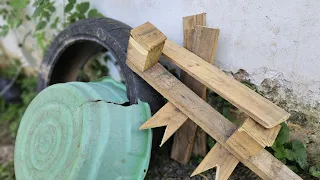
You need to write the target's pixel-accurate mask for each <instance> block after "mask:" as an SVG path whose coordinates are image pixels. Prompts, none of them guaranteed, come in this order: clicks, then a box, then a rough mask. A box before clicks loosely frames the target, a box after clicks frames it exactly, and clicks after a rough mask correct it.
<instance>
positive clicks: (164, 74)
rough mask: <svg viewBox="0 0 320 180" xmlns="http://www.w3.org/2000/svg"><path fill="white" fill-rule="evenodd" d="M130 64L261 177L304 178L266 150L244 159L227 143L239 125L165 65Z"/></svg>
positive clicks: (286, 179)
mask: <svg viewBox="0 0 320 180" xmlns="http://www.w3.org/2000/svg"><path fill="white" fill-rule="evenodd" d="M127 65H128V66H129V67H130V68H131V69H132V70H133V71H134V72H136V73H137V74H138V75H139V76H140V77H142V78H143V79H144V80H145V81H146V82H147V83H148V84H150V85H151V86H152V87H153V88H154V89H155V90H157V91H158V92H159V93H160V94H162V95H163V96H164V97H165V98H167V99H168V100H169V101H170V102H171V103H172V104H173V105H175V106H176V107H177V108H178V109H179V110H180V111H182V112H183V113H184V114H185V115H187V116H188V117H189V118H190V119H192V120H193V121H194V122H195V123H196V124H197V125H198V126H200V127H201V128H202V129H203V130H204V131H206V132H207V133H208V134H209V135H210V136H211V137H213V138H214V139H215V140H217V141H218V142H219V143H220V144H221V145H222V146H223V147H224V148H226V149H227V150H228V151H229V152H231V153H232V154H233V155H234V156H235V157H236V158H237V159H238V160H240V161H241V162H242V163H244V164H245V165H246V166H247V167H249V168H250V169H251V170H252V171H254V172H255V173H256V174H257V175H259V176H260V177H261V178H263V179H270V180H273V179H283V180H288V179H301V178H300V177H299V176H298V175H296V174H295V173H294V172H292V171H291V170H290V169H289V168H288V167H287V166H286V165H284V164H282V163H281V162H280V161H279V160H277V159H276V158H275V157H273V156H272V155H271V154H270V153H268V152H267V151H266V150H262V151H260V152H259V153H258V154H256V155H254V156H251V157H249V158H248V159H244V158H242V156H240V155H239V154H238V153H237V152H236V151H234V150H233V149H232V148H230V147H229V146H228V145H227V144H226V143H225V142H226V141H227V139H228V137H230V136H231V135H232V134H233V132H234V131H235V130H236V126H235V125H233V124H232V123H231V122H229V121H228V120H227V119H226V118H225V117H223V116H222V115H221V114H219V113H218V112H217V111H216V110H214V109H213V108H212V107H211V106H210V105H209V104H207V103H206V102H205V101H203V100H202V99H201V98H200V97H199V96H198V95H196V94H195V93H194V92H192V91H191V90H190V89H189V88H187V87H186V86H185V85H184V84H183V83H181V82H180V81H179V80H178V79H177V78H176V77H174V76H173V75H172V74H171V73H170V72H168V71H167V70H166V69H165V68H164V67H163V66H162V65H161V64H159V63H157V64H155V65H154V66H152V67H151V68H150V69H148V70H147V71H145V72H142V71H140V70H139V69H138V68H137V67H135V65H134V64H132V63H131V62H130V61H127Z"/></svg>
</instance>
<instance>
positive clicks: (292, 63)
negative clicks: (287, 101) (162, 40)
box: [91, 0, 320, 105]
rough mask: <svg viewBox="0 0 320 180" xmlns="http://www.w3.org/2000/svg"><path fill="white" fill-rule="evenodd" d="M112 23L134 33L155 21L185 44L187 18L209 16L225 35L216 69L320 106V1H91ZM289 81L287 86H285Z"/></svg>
mask: <svg viewBox="0 0 320 180" xmlns="http://www.w3.org/2000/svg"><path fill="white" fill-rule="evenodd" d="M91 2H92V3H93V6H95V7H96V8H97V9H98V10H100V11H101V12H103V14H105V15H106V16H108V17H112V18H115V19H118V20H120V21H122V22H125V23H127V24H129V25H130V26H132V27H135V26H137V25H140V24H141V23H144V22H146V21H150V22H151V23H153V24H154V25H156V26H157V27H158V28H159V29H160V30H161V31H162V32H163V33H165V34H166V35H167V37H168V38H169V39H171V40H174V41H175V42H177V43H179V44H182V40H183V39H182V17H183V16H187V15H192V14H196V13H202V12H206V13H207V25H208V26H209V27H218V28H220V29H221V33H220V37H219V42H218V47H217V53H216V57H215V65H217V66H219V67H220V68H222V69H224V70H227V71H237V70H238V69H245V70H246V71H247V72H248V73H249V74H250V75H252V76H251V77H252V81H253V82H255V83H257V84H260V83H261V82H262V81H263V79H265V78H278V79H279V78H280V79H282V80H283V81H284V84H283V85H286V84H287V85H290V86H291V87H290V88H291V89H292V90H293V93H294V94H296V95H297V96H299V97H301V98H303V99H304V100H305V101H308V102H311V103H312V104H314V105H315V104H317V103H318V102H319V100H320V95H319V93H320V81H319V79H320V73H318V72H319V69H320V58H319V57H320V51H319V47H320V46H319V45H320V43H319V42H320V19H319V17H320V11H319V8H320V1H318V0H308V1H304V0H300V1H290V0H283V1H277V0H270V1H265V0H257V1H251V0H243V1H230V0H227V1H219V0H174V1H172V0H161V1H156V0H118V1H100V0H92V1H91ZM286 81H287V82H286Z"/></svg>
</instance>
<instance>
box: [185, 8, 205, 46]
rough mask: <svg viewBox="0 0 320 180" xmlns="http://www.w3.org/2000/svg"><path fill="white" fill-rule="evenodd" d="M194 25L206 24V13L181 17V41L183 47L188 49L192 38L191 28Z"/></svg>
mask: <svg viewBox="0 0 320 180" xmlns="http://www.w3.org/2000/svg"><path fill="white" fill-rule="evenodd" d="M196 25H200V26H206V13H202V14H196V15H192V16H186V17H183V42H184V47H185V48H187V49H190V48H189V47H191V43H192V41H193V40H190V39H193V36H192V35H191V34H192V33H193V30H194V28H195V26H196Z"/></svg>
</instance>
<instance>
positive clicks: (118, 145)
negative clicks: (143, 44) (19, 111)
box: [14, 79, 152, 180]
mask: <svg viewBox="0 0 320 180" xmlns="http://www.w3.org/2000/svg"><path fill="white" fill-rule="evenodd" d="M126 102H128V99H127V95H126V88H125V86H124V85H123V84H121V83H118V82H115V81H114V80H112V79H103V80H102V81H100V82H91V83H82V82H71V83H64V84H56V85H52V86H50V87H48V88H46V89H45V90H43V91H42V92H41V93H39V94H38V95H37V97H36V98H35V99H34V100H33V101H32V102H31V103H30V105H29V107H28V109H27V110H26V112H25V114H24V116H23V118H22V120H21V124H20V126H19V130H18V135H17V139H16V146H15V156H14V166H15V174H16V178H17V179H18V180H22V179H59V180H60V179H61V180H64V179H70V180H78V179H85V180H90V179H92V180H93V179H112V180H113V179H143V178H144V177H145V175H146V172H147V169H148V165H149V161H150V152H151V142H152V132H151V130H144V131H140V130H139V127H140V126H141V125H142V124H143V123H144V122H145V121H146V120H147V119H149V118H150V116H151V115H150V109H149V106H148V104H146V103H143V102H139V104H135V105H130V106H127V105H126V104H125V103H126Z"/></svg>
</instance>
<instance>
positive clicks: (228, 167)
mask: <svg viewBox="0 0 320 180" xmlns="http://www.w3.org/2000/svg"><path fill="white" fill-rule="evenodd" d="M238 163H239V160H238V159H237V158H236V157H234V156H233V155H232V154H231V153H230V152H229V151H228V150H226V149H225V148H224V147H223V146H221V144H219V143H216V144H215V145H214V146H213V148H212V149H211V150H210V151H209V153H208V154H207V156H206V157H205V158H204V159H203V160H202V161H201V163H200V164H199V166H198V167H197V168H196V169H195V170H194V171H193V173H192V174H191V177H192V176H195V175H197V174H200V173H202V172H204V171H206V170H208V169H211V168H214V167H217V169H216V177H215V179H216V180H227V179H228V178H229V176H230V175H231V174H232V172H233V170H234V168H235V167H236V166H237V164H238Z"/></svg>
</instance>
